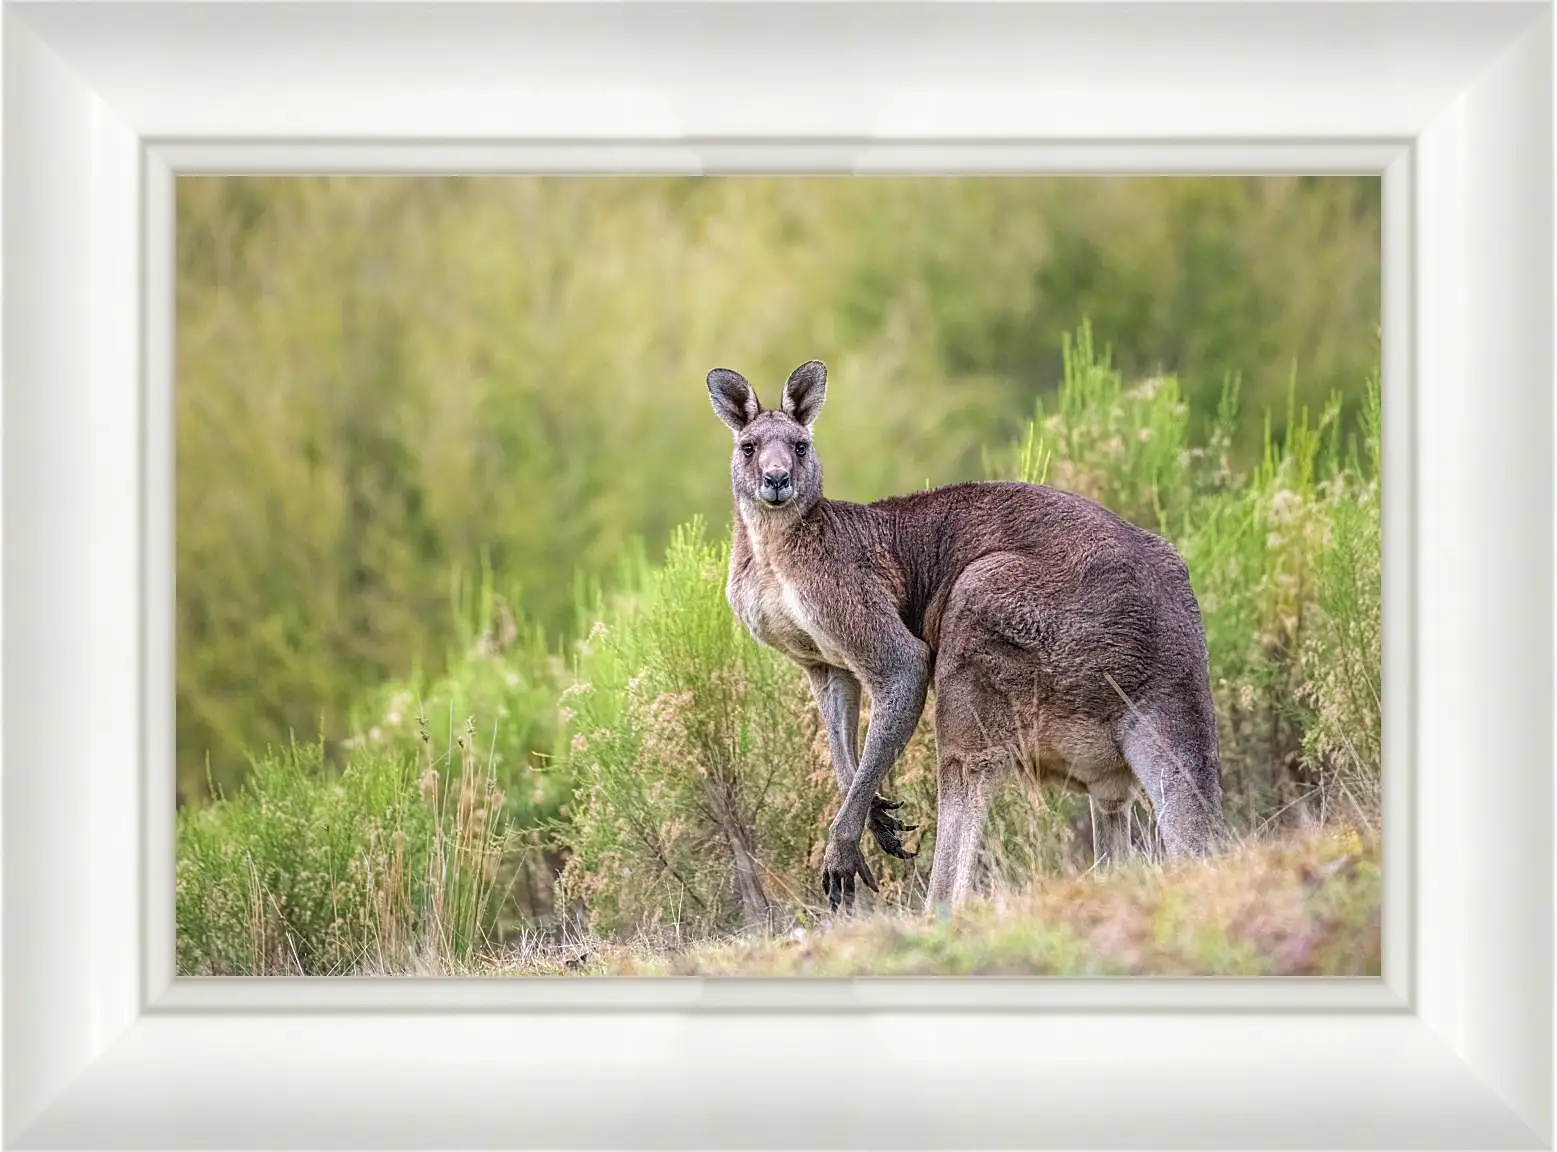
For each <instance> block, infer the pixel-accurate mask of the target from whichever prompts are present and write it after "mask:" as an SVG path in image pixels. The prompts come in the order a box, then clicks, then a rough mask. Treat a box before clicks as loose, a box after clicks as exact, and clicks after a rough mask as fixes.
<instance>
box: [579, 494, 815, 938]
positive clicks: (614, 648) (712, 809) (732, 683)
mask: <svg viewBox="0 0 1557 1152" xmlns="http://www.w3.org/2000/svg"><path fill="white" fill-rule="evenodd" d="M726 563H727V546H726V545H724V544H715V543H711V542H710V541H709V540H708V539H707V538H706V536H705V533H704V530H703V526H702V523H701V522H700V521H693V522H692V523H691V524H689V525H686V526H684V527H682V528H679V529H677V530H676V531H675V532H674V533H673V534H672V536H671V542H670V546H669V547H668V548H667V549H666V553H665V560H664V563H663V564H662V565H661V566H660V567H658V568H643V569H640V572H639V575H638V579H637V581H636V587H634V588H632V589H631V591H630V592H629V593H628V594H627V595H625V596H623V597H621V598H619V599H618V600H617V601H616V602H615V604H614V611H610V612H608V613H607V615H606V619H604V620H602V621H599V622H597V623H596V624H595V625H594V627H593V629H592V630H591V631H590V633H589V635H588V637H587V638H586V639H585V640H584V641H583V642H582V643H581V644H580V645H579V653H578V657H577V672H576V679H575V682H574V683H573V684H572V685H571V686H570V687H569V688H568V689H567V690H566V691H565V692H564V693H563V704H564V708H565V709H566V712H565V719H566V720H567V721H568V724H569V732H570V738H569V745H568V749H567V760H568V767H569V772H570V775H571V776H572V778H573V780H574V782H575V788H576V793H575V796H574V798H573V801H572V803H571V812H570V818H569V820H568V821H567V822H566V823H565V824H564V825H562V826H561V828H560V829H559V835H560V836H561V839H562V841H563V842H564V843H565V845H566V847H567V850H568V853H569V859H568V863H567V866H566V869H565V870H564V873H563V892H564V894H565V898H566V899H567V900H568V901H569V902H570V903H571V904H572V905H574V906H576V907H577V908H579V909H581V910H584V911H585V912H586V913H587V916H588V917H589V919H590V921H591V923H592V924H593V925H594V926H595V927H601V928H606V929H614V930H621V929H628V928H645V929H653V928H657V927H660V926H665V927H667V928H668V929H670V930H675V931H688V932H692V933H694V934H696V935H703V934H707V933H709V932H713V931H718V930H729V929H734V928H739V927H742V926H746V925H750V924H753V923H759V924H761V923H767V922H768V921H769V920H770V919H771V917H772V914H773V910H774V908H775V906H776V903H777V902H779V901H786V902H794V901H796V900H798V899H799V898H800V897H801V893H802V891H803V890H804V889H805V888H809V886H810V885H811V884H812V883H813V882H814V877H813V876H812V875H811V874H810V873H809V872H808V871H807V865H808V864H809V863H810V862H811V861H812V860H813V858H814V859H815V860H818V861H819V860H820V852H821V846H820V842H821V838H822V836H823V835H824V834H825V829H826V819H825V815H824V810H823V806H824V804H825V802H826V800H827V798H828V796H829V794H830V793H832V792H833V791H834V786H833V782H832V772H831V769H830V768H829V767H828V764H827V761H826V760H825V759H824V758H823V757H821V756H819V755H818V747H817V746H818V744H819V742H820V741H821V739H822V738H821V735H820V732H819V729H820V724H819V722H818V721H817V719H816V716H815V708H814V707H813V706H811V705H810V691H809V688H808V687H807V686H806V683H805V678H804V676H803V675H802V673H801V672H800V671H799V670H798V669H797V668H795V667H794V666H793V665H792V664H790V663H789V661H787V660H785V659H784V658H782V657H780V656H777V655H776V654H775V653H773V652H771V651H769V650H767V649H764V648H759V647H758V646H757V645H756V644H754V643H752V641H751V638H750V637H749V636H747V635H746V633H745V631H744V629H743V628H742V627H741V625H740V624H739V622H738V621H736V619H735V618H734V616H733V614H732V613H731V612H730V608H729V605H728V604H727V603H726V602H725V599H724V581H725V569H726Z"/></svg>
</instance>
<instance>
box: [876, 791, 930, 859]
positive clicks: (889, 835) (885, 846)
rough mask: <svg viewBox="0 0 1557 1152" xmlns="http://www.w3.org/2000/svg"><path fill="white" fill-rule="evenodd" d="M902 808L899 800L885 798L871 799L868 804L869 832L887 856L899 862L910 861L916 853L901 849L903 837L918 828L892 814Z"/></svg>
mask: <svg viewBox="0 0 1557 1152" xmlns="http://www.w3.org/2000/svg"><path fill="white" fill-rule="evenodd" d="M902 806H903V802H902V801H901V800H888V799H887V798H886V797H885V796H875V797H872V799H871V802H870V820H869V826H870V832H871V835H872V836H874V837H875V838H876V843H877V844H879V845H881V850H882V851H883V852H885V853H886V854H887V855H888V856H896V857H897V858H898V859H899V860H912V859H913V858H914V856H915V855H917V853H914V852H910V851H909V850H908V849H906V848H904V847H903V835H904V833H906V832H912V831H913V830H914V829H915V828H918V827H919V825H917V824H904V823H903V822H902V821H901V820H899V819H898V818H897V817H896V816H894V815H892V813H893V812H894V811H895V810H896V809H898V808H901V807H902Z"/></svg>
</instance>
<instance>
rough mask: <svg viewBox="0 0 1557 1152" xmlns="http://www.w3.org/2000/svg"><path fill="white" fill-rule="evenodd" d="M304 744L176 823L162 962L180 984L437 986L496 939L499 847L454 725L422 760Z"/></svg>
mask: <svg viewBox="0 0 1557 1152" xmlns="http://www.w3.org/2000/svg"><path fill="white" fill-rule="evenodd" d="M418 729H419V742H420V744H421V748H422V753H421V755H420V756H416V755H407V754H405V752H403V751H397V750H393V749H389V748H378V747H365V748H362V749H358V750H354V751H353V752H352V754H351V755H350V757H349V758H348V760H347V762H346V765H345V767H344V769H343V770H342V771H341V772H340V774H339V775H338V776H336V775H334V774H333V773H331V772H330V771H328V770H327V769H326V767H325V765H324V761H323V751H322V747H321V746H320V745H318V744H311V745H303V746H293V747H290V748H286V749H284V750H281V751H277V752H272V753H269V754H267V755H264V756H261V757H259V758H257V759H256V760H255V762H254V765H253V768H252V771H251V773H250V775H249V777H248V779H247V781H246V782H245V784H244V786H243V790H242V792H241V793H240V794H239V795H237V796H234V797H232V798H231V799H228V800H224V801H222V802H220V803H216V804H212V805H208V806H204V807H200V808H189V809H185V810H183V811H181V812H180V813H179V816H178V825H177V839H178V864H177V882H176V884H177V887H176V895H175V917H176V922H177V960H178V967H179V970H180V971H181V972H183V973H185V974H187V975H275V974H300V975H301V974H309V975H328V974H352V973H360V972H369V973H373V972H405V971H423V972H445V971H458V970H460V969H463V968H465V967H468V966H469V965H470V964H472V963H473V962H474V961H475V960H476V959H477V957H478V956H479V955H480V954H481V953H482V952H483V951H484V950H486V949H487V948H488V947H489V946H490V944H491V943H492V941H493V939H494V937H495V928H496V912H497V908H498V904H499V900H498V896H499V893H498V890H497V881H498V877H499V873H500V867H501V865H502V862H503V860H504V858H505V857H506V856H507V855H508V853H509V852H510V851H511V849H512V847H513V845H512V840H511V837H510V835H509V834H508V832H507V830H506V829H505V827H504V821H503V818H502V809H503V792H502V790H501V789H500V788H498V786H497V782H496V778H495V775H494V771H493V765H492V761H491V757H490V755H488V756H486V757H483V756H482V755H481V754H480V752H479V751H478V749H477V747H476V739H475V727H474V724H473V723H470V722H467V723H466V724H465V726H464V728H463V730H462V731H461V732H460V733H459V734H458V735H457V736H456V737H455V738H454V740H453V742H452V744H451V746H450V747H449V748H448V749H447V750H445V752H444V753H442V754H435V753H434V751H433V744H432V739H431V736H430V733H429V732H428V729H427V723H426V720H425V719H422V720H420V721H419V722H418Z"/></svg>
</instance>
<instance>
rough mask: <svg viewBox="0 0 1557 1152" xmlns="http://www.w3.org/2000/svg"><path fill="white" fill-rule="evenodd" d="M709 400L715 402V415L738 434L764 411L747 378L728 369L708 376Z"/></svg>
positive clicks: (715, 371)
mask: <svg viewBox="0 0 1557 1152" xmlns="http://www.w3.org/2000/svg"><path fill="white" fill-rule="evenodd" d="M708 398H709V399H710V400H712V401H713V402H714V415H715V416H718V417H719V419H721V420H723V421H724V422H725V423H726V424H728V425H729V426H730V431H732V432H736V433H739V432H740V430H741V429H742V428H744V427H746V425H748V424H750V423H751V422H752V421H753V420H755V419H756V418H757V414H758V413H759V412H761V411H762V405H761V404H759V403H758V402H757V394H756V393H755V392H753V391H752V390H751V385H750V384H748V383H746V377H744V376H742V375H741V374H740V373H739V372H732V371H730V369H728V368H715V369H714V370H713V371H712V372H710V373H709V374H708Z"/></svg>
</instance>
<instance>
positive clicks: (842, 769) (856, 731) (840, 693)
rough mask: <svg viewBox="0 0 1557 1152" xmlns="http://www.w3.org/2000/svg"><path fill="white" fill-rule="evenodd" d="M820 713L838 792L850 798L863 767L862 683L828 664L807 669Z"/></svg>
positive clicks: (852, 675) (851, 675)
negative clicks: (853, 785)
mask: <svg viewBox="0 0 1557 1152" xmlns="http://www.w3.org/2000/svg"><path fill="white" fill-rule="evenodd" d="M806 675H807V677H809V678H810V680H811V694H812V695H813V696H815V697H816V707H817V711H819V712H820V713H821V714H822V721H823V723H825V724H826V725H827V746H828V748H829V750H830V751H831V753H832V760H833V775H834V776H836V777H837V778H838V791H839V792H840V793H842V794H844V795H848V792H849V785H850V784H852V783H853V782H854V773H855V769H856V768H857V767H858V764H859V742H860V682H859V680H858V679H856V678H855V675H854V673H852V672H850V671H848V670H847V669H844V668H833V667H830V666H828V665H826V664H813V665H810V666H808V667H807V668H806Z"/></svg>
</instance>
